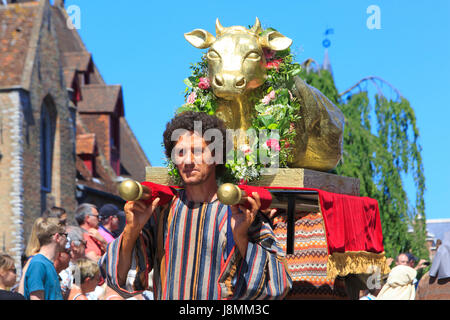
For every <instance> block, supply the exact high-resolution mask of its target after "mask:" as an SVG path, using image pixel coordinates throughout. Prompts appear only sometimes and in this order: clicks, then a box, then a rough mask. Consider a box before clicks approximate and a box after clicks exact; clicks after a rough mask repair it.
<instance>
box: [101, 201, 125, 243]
mask: <svg viewBox="0 0 450 320" xmlns="http://www.w3.org/2000/svg"><path fill="white" fill-rule="evenodd" d="M119 214H120V211H119V209H118V208H117V207H116V206H115V205H113V204H110V203H108V204H105V205H104V206H103V207H101V208H100V211H99V216H100V222H101V224H100V226H99V227H98V232H99V233H100V234H101V235H102V237H103V238H104V239H105V240H106V242H108V243H110V242H112V241H114V239H115V238H116V237H115V236H114V233H113V232H114V231H116V230H118V229H119Z"/></svg>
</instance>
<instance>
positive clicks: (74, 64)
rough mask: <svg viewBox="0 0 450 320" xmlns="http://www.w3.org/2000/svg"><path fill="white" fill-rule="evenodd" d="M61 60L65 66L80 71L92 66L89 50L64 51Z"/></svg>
mask: <svg viewBox="0 0 450 320" xmlns="http://www.w3.org/2000/svg"><path fill="white" fill-rule="evenodd" d="M61 60H62V63H63V67H64V68H70V69H76V70H78V71H88V69H89V67H91V68H92V65H91V66H90V64H91V63H92V58H91V54H90V53H89V52H77V51H73V52H63V54H62V56H61Z"/></svg>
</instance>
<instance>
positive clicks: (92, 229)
mask: <svg viewBox="0 0 450 320" xmlns="http://www.w3.org/2000/svg"><path fill="white" fill-rule="evenodd" d="M75 220H76V221H77V223H78V225H79V226H80V227H81V228H82V229H83V230H84V231H85V232H84V240H85V241H86V249H85V252H86V257H87V258H89V259H91V260H93V261H95V262H97V261H98V260H99V259H100V257H101V256H102V255H103V254H104V253H105V250H106V245H107V242H106V240H105V239H104V238H103V237H102V236H101V234H100V233H99V232H98V224H99V214H98V211H97V207H96V206H94V205H93V204H90V203H83V204H81V205H79V206H78V208H77V210H76V211H75Z"/></svg>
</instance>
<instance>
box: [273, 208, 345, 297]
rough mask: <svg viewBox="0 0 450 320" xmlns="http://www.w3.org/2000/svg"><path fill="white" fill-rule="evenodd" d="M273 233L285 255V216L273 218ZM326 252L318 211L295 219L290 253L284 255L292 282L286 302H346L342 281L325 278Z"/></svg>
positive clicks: (298, 215) (321, 222)
mask: <svg viewBox="0 0 450 320" xmlns="http://www.w3.org/2000/svg"><path fill="white" fill-rule="evenodd" d="M274 233H275V236H276V238H277V240H278V242H279V245H280V246H281V248H282V249H283V250H284V252H286V241H287V216H286V215H279V216H278V217H275V219H274ZM327 261H328V250H327V241H326V236H325V229H324V226H323V218H322V214H321V213H320V212H312V213H297V214H296V216H295V236H294V253H293V254H287V255H286V262H287V264H288V270H289V273H290V274H291V278H292V280H293V285H292V290H291V291H290V292H289V293H288V295H287V297H286V299H346V298H347V295H346V293H345V288H344V282H343V281H341V280H339V279H337V280H330V279H327Z"/></svg>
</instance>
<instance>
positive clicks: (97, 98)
mask: <svg viewBox="0 0 450 320" xmlns="http://www.w3.org/2000/svg"><path fill="white" fill-rule="evenodd" d="M81 95H82V100H81V101H79V102H78V111H79V112H85V113H113V112H114V111H115V108H116V105H117V103H119V104H120V105H119V108H120V110H119V114H120V115H123V102H122V87H121V86H120V85H102V84H90V85H86V86H82V87H81Z"/></svg>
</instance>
